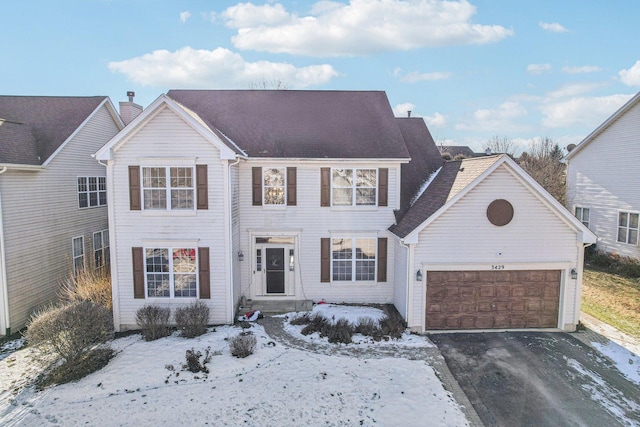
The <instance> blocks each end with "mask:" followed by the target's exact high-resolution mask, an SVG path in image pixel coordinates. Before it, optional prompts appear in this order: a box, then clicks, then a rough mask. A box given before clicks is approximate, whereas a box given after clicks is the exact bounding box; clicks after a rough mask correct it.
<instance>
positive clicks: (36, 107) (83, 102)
mask: <svg viewBox="0 0 640 427" xmlns="http://www.w3.org/2000/svg"><path fill="white" fill-rule="evenodd" d="M123 127H124V124H123V123H122V121H121V120H120V118H119V116H118V113H117V112H116V111H115V109H114V107H113V105H112V104H111V102H110V101H109V99H108V98H107V97H104V96H96V97H41V96H0V335H2V334H9V333H11V332H15V331H18V330H19V329H20V328H22V327H23V326H24V325H25V323H26V321H27V320H28V318H29V316H30V314H31V313H32V312H33V310H34V309H36V308H38V307H39V306H42V305H43V304H46V303H49V302H52V301H54V300H55V299H56V296H57V292H58V289H59V286H60V283H61V282H62V281H63V280H65V279H66V278H68V277H69V275H70V274H75V273H77V272H78V271H80V270H81V269H84V268H96V267H100V266H101V265H104V264H106V263H108V257H109V247H108V246H109V240H108V237H109V236H108V231H107V229H108V222H107V207H106V204H107V193H106V172H105V168H104V166H102V165H100V164H98V163H96V161H95V160H94V159H93V158H92V157H91V156H92V154H93V153H95V151H96V150H97V149H98V148H100V147H101V146H102V145H104V144H105V143H106V142H107V141H108V140H109V139H111V138H112V137H113V136H114V135H115V134H117V133H118V132H119V131H120V130H121V129H122V128H123Z"/></svg>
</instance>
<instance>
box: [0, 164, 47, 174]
mask: <svg viewBox="0 0 640 427" xmlns="http://www.w3.org/2000/svg"><path fill="white" fill-rule="evenodd" d="M0 168H2V170H1V171H0V174H1V173H4V171H6V170H7V169H11V170H16V171H32V172H36V171H41V170H45V169H46V166H42V165H21V164H13V163H0Z"/></svg>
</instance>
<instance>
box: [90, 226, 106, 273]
mask: <svg viewBox="0 0 640 427" xmlns="http://www.w3.org/2000/svg"><path fill="white" fill-rule="evenodd" d="M109 263H110V254H109V230H102V231H98V232H95V233H93V266H94V268H95V269H96V270H98V269H99V268H102V267H107V268H109Z"/></svg>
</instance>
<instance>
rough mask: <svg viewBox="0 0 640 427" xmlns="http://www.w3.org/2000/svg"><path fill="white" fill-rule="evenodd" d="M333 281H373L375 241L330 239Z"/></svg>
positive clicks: (374, 278)
mask: <svg viewBox="0 0 640 427" xmlns="http://www.w3.org/2000/svg"><path fill="white" fill-rule="evenodd" d="M331 268H332V276H331V277H332V280H333V281H351V282H356V281H375V280H376V239H366V238H364V239H360V238H344V239H342V238H333V239H331Z"/></svg>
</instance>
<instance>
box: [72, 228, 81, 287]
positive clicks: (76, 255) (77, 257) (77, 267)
mask: <svg viewBox="0 0 640 427" xmlns="http://www.w3.org/2000/svg"><path fill="white" fill-rule="evenodd" d="M71 253H72V257H73V275H74V276H75V277H77V276H78V274H80V273H82V272H83V271H84V237H83V236H80V237H74V238H73V239H72V240H71Z"/></svg>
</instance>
